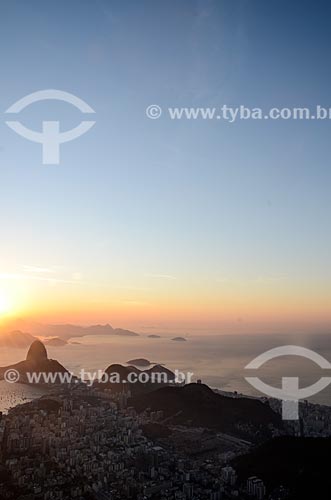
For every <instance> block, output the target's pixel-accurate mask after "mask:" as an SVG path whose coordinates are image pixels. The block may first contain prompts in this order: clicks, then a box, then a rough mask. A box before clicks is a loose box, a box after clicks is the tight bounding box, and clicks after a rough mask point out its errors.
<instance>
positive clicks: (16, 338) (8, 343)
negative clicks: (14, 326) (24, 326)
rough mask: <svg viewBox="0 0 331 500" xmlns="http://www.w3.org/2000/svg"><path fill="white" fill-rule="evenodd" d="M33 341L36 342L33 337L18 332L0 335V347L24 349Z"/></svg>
mask: <svg viewBox="0 0 331 500" xmlns="http://www.w3.org/2000/svg"><path fill="white" fill-rule="evenodd" d="M34 340H36V338H35V337H33V335H30V334H29V333H23V332H21V331H20V330H14V331H12V332H9V333H3V334H1V335H0V347H13V348H19V349H24V348H26V347H29V346H30V345H31V344H32V342H33V341H34Z"/></svg>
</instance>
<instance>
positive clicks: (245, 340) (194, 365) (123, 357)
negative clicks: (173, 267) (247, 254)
mask: <svg viewBox="0 0 331 500" xmlns="http://www.w3.org/2000/svg"><path fill="white" fill-rule="evenodd" d="M73 340H74V341H75V342H79V345H78V344H77V345H76V344H75V345H74V344H69V345H66V346H63V347H48V348H47V350H48V356H49V358H52V359H57V360H58V361H59V362H60V363H61V364H63V365H64V366H65V367H66V368H67V369H68V370H70V371H72V372H73V373H75V374H76V375H79V372H80V370H81V369H84V370H85V371H89V372H97V371H98V370H103V369H105V368H107V366H109V365H110V364H112V363H121V364H125V363H126V362H127V361H128V360H130V359H133V358H146V359H148V360H150V361H151V362H153V363H162V364H164V365H166V366H167V367H168V368H170V369H172V370H176V369H177V370H181V371H183V372H186V373H187V372H192V373H193V374H194V375H193V380H197V379H202V381H203V382H204V383H206V384H208V385H210V386H211V387H215V388H219V389H222V390H224V391H238V392H240V393H243V394H248V395H259V393H258V392H257V391H256V390H255V389H254V388H253V387H251V386H250V385H249V384H248V382H246V380H245V376H252V375H254V376H258V377H260V378H261V379H262V380H263V381H264V382H266V383H268V384H270V385H273V386H275V387H281V378H282V377H285V376H292V377H294V376H297V377H299V379H300V387H305V386H309V385H311V384H312V383H314V382H316V381H317V380H319V378H320V377H321V376H331V371H328V370H325V369H324V370H322V369H321V368H319V367H318V366H317V365H316V364H315V363H313V362H312V361H310V360H308V359H305V358H301V357H297V356H284V357H282V358H277V359H274V360H272V361H269V362H268V363H266V364H265V365H264V366H262V367H261V368H260V369H259V370H257V371H255V372H254V373H252V372H251V371H248V370H245V366H246V365H247V364H248V363H249V362H250V361H251V360H252V359H254V358H255V357H256V356H258V355H259V354H262V353H263V352H265V351H266V350H268V349H271V348H273V347H279V346H283V345H299V346H302V347H307V348H309V349H312V350H314V351H315V352H317V353H318V354H320V355H322V356H324V357H325V358H326V359H327V360H328V361H329V362H331V342H330V337H329V336H328V335H310V336H307V335H292V336H289V335H220V336H190V337H188V340H187V341H186V342H175V341H172V340H171V337H165V336H164V337H162V338H158V339H153V338H148V337H147V336H146V335H141V336H139V337H116V336H101V335H100V336H86V337H80V338H75V339H73ZM26 351H27V350H26V349H9V348H8V349H2V351H1V353H0V366H6V365H9V364H12V363H15V362H17V361H20V360H22V359H25V356H26ZM41 392H42V390H41V389H38V388H36V387H28V386H23V385H21V384H16V385H11V384H7V383H5V382H0V410H1V411H3V410H5V409H7V408H8V405H10V406H13V405H14V404H18V403H20V402H23V401H25V400H29V399H32V398H33V397H37V396H39V395H40V393H41ZM1 398H2V399H1ZM24 398H27V399H24ZM310 401H311V402H316V403H320V404H327V405H331V385H330V386H329V387H328V388H326V389H324V390H323V391H322V392H320V393H319V394H316V395H315V396H313V397H312V398H310Z"/></svg>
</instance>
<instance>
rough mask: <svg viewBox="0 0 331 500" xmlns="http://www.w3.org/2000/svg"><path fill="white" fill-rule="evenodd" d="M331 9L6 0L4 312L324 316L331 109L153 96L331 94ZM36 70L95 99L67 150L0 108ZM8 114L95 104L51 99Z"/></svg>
mask: <svg viewBox="0 0 331 500" xmlns="http://www.w3.org/2000/svg"><path fill="white" fill-rule="evenodd" d="M330 15H331V5H330V3H329V2H327V1H321V0H319V1H316V2H314V3H312V2H311V1H309V2H308V1H305V0H303V1H302V0H300V1H299V0H293V1H291V2H285V1H279V0H277V1H275V0H268V2H265V0H249V1H248V0H245V1H243V0H236V1H232V2H228V1H222V0H217V1H209V0H204V1H196V0H181V1H178V0H176V1H174V0H167V1H163V0H162V1H160V0H150V1H147V0H141V1H139V2H137V1H135V0H126V1H124V2H123V1H111V0H107V1H106V0H88V1H87V0H83V1H82V0H79V1H78V0H71V1H70V2H67V1H64V0H58V1H57V2H44V1H39V0H33V1H30V2H25V1H23V0H10V1H9V0H4V1H3V2H1V7H0V53H1V79H0V116H1V120H0V228H1V245H0V319H1V318H2V319H4V318H6V317H8V316H13V315H14V316H15V315H16V316H20V317H30V318H34V319H38V320H42V321H48V322H57V323H64V322H75V323H80V324H88V323H95V322H97V323H101V322H110V323H112V324H114V326H122V327H127V328H128V327H130V328H135V329H137V330H145V331H150V330H153V331H154V330H160V331H163V330H173V331H175V330H176V331H188V332H193V331H205V332H208V333H210V332H215V333H236V332H248V333H255V332H256V333H260V332H278V331H285V332H287V331H288V332H293V331H309V332H314V331H317V330H318V331H320V330H323V331H329V328H330V325H331V307H330V306H331V288H330V284H331V265H330V260H331V258H330V255H331V232H330V212H331V210H330V209H331V196H330V194H331V193H330V192H331V185H330V180H331V174H330V122H328V121H319V122H318V121H308V120H307V121H295V120H281V121H272V122H271V121H268V122H266V121H254V120H242V121H236V122H234V123H228V122H226V121H224V120H219V121H218V120H202V119H201V120H191V121H190V120H180V121H179V120H178V121H174V120H171V119H170V118H169V117H168V116H167V114H166V112H164V113H163V115H162V116H161V117H160V119H158V120H151V119H149V118H148V117H147V116H146V112H145V110H146V108H147V107H148V106H149V105H151V104H158V105H159V106H160V107H161V108H162V109H163V110H166V109H167V108H168V107H175V106H177V107H185V106H186V107H208V106H209V107H220V106H222V105H224V104H227V105H229V106H240V105H243V106H247V107H261V108H264V109H268V108H271V107H294V106H300V107H307V106H308V107H309V106H312V107H314V106H316V105H318V104H319V105H321V106H324V107H326V108H328V107H331V99H330V88H331V85H330V84H331V67H330V42H331V32H330V28H329V19H330ZM45 89H58V90H62V91H65V92H69V93H72V94H74V95H75V96H77V97H79V98H80V99H83V100H84V101H85V102H86V103H88V104H89V106H91V107H92V108H93V110H94V111H95V115H93V120H95V121H96V124H95V126H94V127H93V128H92V129H91V130H90V131H89V132H88V133H86V134H85V135H84V136H82V137H80V138H79V139H77V140H74V141H72V142H68V143H66V144H62V145H61V148H60V154H61V158H60V164H59V165H43V164H42V147H41V145H40V144H37V143H34V142H31V141H28V140H26V139H24V138H23V137H21V136H19V135H18V134H16V133H15V132H14V131H13V130H11V129H10V128H9V127H7V125H6V124H5V121H6V120H8V115H6V114H5V111H6V110H7V109H8V108H9V107H10V106H11V105H12V104H14V103H15V102H16V101H18V100H19V99H21V98H22V97H24V96H26V95H29V94H31V93H33V92H36V91H39V90H45ZM85 116H86V115H85ZM88 118H90V117H89V116H88ZM15 119H17V120H19V121H21V122H22V123H24V125H25V126H27V127H29V128H31V129H33V130H37V131H38V130H41V127H42V122H43V121H45V120H58V121H60V126H61V130H69V129H71V128H73V127H75V126H76V125H77V124H78V123H80V121H81V120H82V119H86V118H85V117H83V118H82V116H81V112H80V111H79V110H77V109H76V108H74V107H73V106H72V105H70V104H68V103H64V102H59V101H43V102H38V103H35V104H33V105H31V106H29V107H27V108H26V109H25V110H23V111H22V112H21V113H20V116H18V115H16V118H15Z"/></svg>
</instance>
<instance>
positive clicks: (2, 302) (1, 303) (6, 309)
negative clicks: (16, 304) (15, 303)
mask: <svg viewBox="0 0 331 500" xmlns="http://www.w3.org/2000/svg"><path fill="white" fill-rule="evenodd" d="M11 311H12V304H11V301H10V298H9V297H8V296H7V295H6V294H5V293H4V292H3V291H1V290H0V315H3V314H7V313H10V312H11Z"/></svg>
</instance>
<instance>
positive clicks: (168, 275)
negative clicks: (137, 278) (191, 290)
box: [146, 274, 177, 280]
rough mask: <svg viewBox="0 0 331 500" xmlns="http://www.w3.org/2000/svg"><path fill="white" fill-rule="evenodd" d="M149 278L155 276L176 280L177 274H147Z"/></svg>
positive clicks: (156, 277) (161, 278)
mask: <svg viewBox="0 0 331 500" xmlns="http://www.w3.org/2000/svg"><path fill="white" fill-rule="evenodd" d="M146 276H147V277H148V278H155V279H160V280H176V279H177V277H176V276H172V275H171V274H146Z"/></svg>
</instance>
